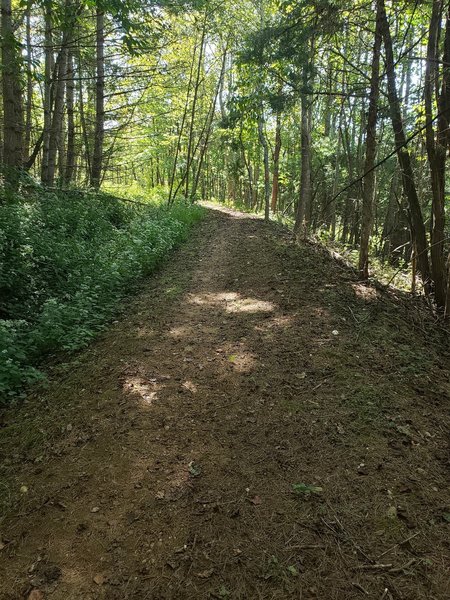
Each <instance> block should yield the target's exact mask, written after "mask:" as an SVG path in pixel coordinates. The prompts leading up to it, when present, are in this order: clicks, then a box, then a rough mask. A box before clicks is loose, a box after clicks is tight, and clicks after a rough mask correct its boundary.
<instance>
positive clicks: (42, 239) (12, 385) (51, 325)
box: [0, 187, 202, 399]
mask: <svg viewBox="0 0 450 600" xmlns="http://www.w3.org/2000/svg"><path fill="white" fill-rule="evenodd" d="M201 214H202V209H201V208H199V207H197V206H191V205H185V204H177V205H175V206H173V207H171V208H167V207H166V206H163V205H161V204H159V205H157V204H155V203H151V204H148V205H141V204H133V203H131V202H124V201H121V200H117V199H116V198H114V197H113V196H111V195H108V194H94V193H84V192H78V191H71V192H49V191H45V190H43V189H42V188H39V187H34V188H32V190H31V191H30V192H28V193H27V194H21V195H19V194H17V195H16V196H14V197H13V198H11V197H9V198H6V199H5V198H4V199H3V204H2V205H0V397H1V398H2V399H5V398H7V397H8V396H11V395H13V394H14V393H15V392H16V391H17V390H19V389H20V387H21V386H22V385H23V384H26V383H29V382H31V381H34V380H36V378H38V377H40V374H39V372H38V371H37V370H36V369H35V367H34V365H36V364H37V363H38V362H39V360H40V359H42V357H43V356H44V355H47V354H49V353H52V352H55V351H58V350H75V349H78V348H81V347H83V346H84V345H86V344H87V343H88V342H89V341H90V340H91V339H92V337H93V336H94V335H95V333H96V332H97V331H98V329H99V328H100V327H101V325H102V324H104V323H105V322H106V321H107V320H108V319H110V318H111V316H112V315H113V314H114V310H115V308H116V307H117V303H118V301H119V299H120V298H121V296H122V295H123V294H124V293H125V291H126V290H127V288H128V287H129V283H130V281H132V280H135V279H138V278H139V277H143V276H145V275H147V274H149V273H151V272H152V270H154V269H155V267H156V266H157V265H158V264H159V263H160V262H161V259H162V258H163V257H164V256H165V255H166V254H167V253H168V252H169V251H170V250H171V249H172V248H173V247H174V246H175V244H177V243H178V242H179V241H180V240H182V239H183V238H184V237H185V236H186V233H187V230H188V229H189V227H190V226H191V225H192V224H193V223H194V222H195V221H197V220H198V219H199V218H200V217H201Z"/></svg>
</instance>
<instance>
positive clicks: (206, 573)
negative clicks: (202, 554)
mask: <svg viewBox="0 0 450 600" xmlns="http://www.w3.org/2000/svg"><path fill="white" fill-rule="evenodd" d="M213 573H214V569H206V571H200V573H196V574H195V576H196V577H199V578H200V579H209V577H211V575H212V574H213Z"/></svg>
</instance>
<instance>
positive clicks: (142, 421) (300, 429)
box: [0, 210, 450, 600]
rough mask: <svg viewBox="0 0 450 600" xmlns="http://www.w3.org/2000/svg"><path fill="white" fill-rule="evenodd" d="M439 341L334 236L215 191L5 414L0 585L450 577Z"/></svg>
mask: <svg viewBox="0 0 450 600" xmlns="http://www.w3.org/2000/svg"><path fill="white" fill-rule="evenodd" d="M443 344H444V342H443V341H442V339H441V338H440V333H439V331H436V330H435V329H433V328H432V325H431V324H430V323H429V322H428V321H427V318H426V317H424V316H423V313H422V312H421V311H420V310H419V309H417V310H416V309H415V308H414V304H413V303H408V302H407V301H406V299H404V298H402V297H399V296H397V297H393V296H392V295H389V294H388V293H387V292H380V291H378V290H377V289H376V288H374V287H371V286H369V285H363V284H361V283H360V282H358V281H357V279H356V277H355V275H354V273H353V272H352V271H351V270H350V269H348V268H347V267H345V266H344V265H343V264H340V263H338V262H336V261H335V260H333V259H332V258H330V257H329V256H328V254H327V253H326V252H325V251H323V250H321V249H320V248H316V247H315V246H312V245H304V246H300V247H299V246H297V245H295V244H293V243H292V240H291V238H290V235H289V234H288V233H287V232H286V231H285V230H284V229H282V228H280V227H278V226H277V225H274V224H269V225H266V224H264V223H263V222H262V221H260V220H257V219H253V218H251V217H249V216H246V215H242V214H240V213H235V212H232V211H228V212H227V211H217V210H209V211H208V215H207V217H206V219H205V220H204V221H203V222H202V223H201V224H200V225H198V226H197V227H196V228H195V229H194V231H193V232H192V235H191V237H190V239H189V240H188V241H187V242H186V243H185V244H184V245H183V246H182V247H181V248H179V249H178V250H177V251H176V252H175V253H174V254H172V256H171V257H170V258H169V259H168V261H167V262H166V264H165V266H164V267H163V268H162V270H161V271H160V272H159V273H158V274H157V275H155V276H154V277H152V278H150V279H149V281H148V282H147V283H146V285H145V286H144V287H143V289H142V290H141V291H140V293H139V294H138V295H137V296H135V297H134V298H132V299H128V300H127V302H126V304H125V306H124V311H123V315H122V316H121V317H119V318H118V320H117V321H116V322H115V323H113V324H112V325H111V327H110V328H109V329H108V330H107V331H105V332H104V333H103V334H102V335H101V336H100V337H99V338H98V339H97V341H96V342H95V343H93V344H92V345H91V346H90V348H89V349H87V350H86V351H85V352H82V353H80V354H79V355H78V356H76V357H75V358H74V359H72V360H70V361H69V362H68V363H67V364H63V365H60V366H57V367H54V368H53V370H52V374H51V377H50V383H49V384H48V385H47V386H45V387H44V386H42V389H40V390H38V391H37V392H36V393H35V395H34V396H33V397H31V398H30V399H29V400H27V402H26V403H25V405H24V406H23V407H22V408H20V410H18V411H17V410H16V411H13V410H11V411H10V412H8V413H6V415H5V421H4V423H3V428H2V429H0V451H1V453H2V471H1V476H2V479H1V483H0V499H1V502H2V507H3V509H4V513H5V514H6V516H5V518H4V520H3V522H1V524H0V548H1V550H0V598H1V599H2V600H13V599H14V600H15V599H18V598H28V597H31V598H34V600H36V599H39V598H51V599H55V600H71V599H83V600H88V599H97V598H99V599H101V598H104V599H111V600H126V599H129V598H130V599H136V600H137V599H139V600H144V599H148V600H166V599H167V600H168V599H173V600H184V599H189V600H202V599H209V598H219V599H220V598H222V599H230V600H232V599H233V600H234V599H240V600H253V599H285V598H294V599H310V598H311V599H313V598H315V599H320V600H329V599H330V600H331V599H334V600H351V599H355V600H356V599H361V598H364V597H366V598H370V599H377V600H381V599H382V598H383V599H394V600H399V599H403V600H407V599H409V600H420V599H425V598H427V599H430V600H432V599H439V600H444V599H445V598H449V597H450V587H449V565H450V560H449V557H450V552H449V550H450V549H449V531H450V525H449V523H448V521H449V520H450V499H449V496H448V489H449V486H448V484H449V478H448V467H449V453H448V445H447V444H448V439H446V435H447V434H446V432H447V428H446V426H445V416H446V414H448V399H449V394H450V387H449V374H450V373H449V369H450V362H449V353H448V347H447V348H444V346H443ZM30 594H31V596H30Z"/></svg>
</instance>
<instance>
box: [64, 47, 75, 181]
mask: <svg viewBox="0 0 450 600" xmlns="http://www.w3.org/2000/svg"><path fill="white" fill-rule="evenodd" d="M66 105H67V152H66V168H65V172H64V182H65V183H66V184H70V183H71V181H72V179H73V176H74V172H75V118H74V106H75V81H74V72H73V55H72V52H69V56H68V59H67V85H66Z"/></svg>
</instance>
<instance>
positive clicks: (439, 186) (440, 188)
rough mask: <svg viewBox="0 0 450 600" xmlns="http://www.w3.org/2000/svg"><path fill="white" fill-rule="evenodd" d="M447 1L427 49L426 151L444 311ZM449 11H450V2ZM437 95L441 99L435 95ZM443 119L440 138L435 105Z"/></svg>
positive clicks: (437, 11)
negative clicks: (441, 43)
mask: <svg viewBox="0 0 450 600" xmlns="http://www.w3.org/2000/svg"><path fill="white" fill-rule="evenodd" d="M442 9H443V1H442V0H434V2H433V7H432V13H431V19H430V27H429V36H428V47H427V65H426V71H425V90H424V96H425V118H426V122H427V127H426V149H427V155H428V164H429V166H430V174H431V189H432V193H433V195H432V206H431V209H432V210H431V217H432V218H431V272H432V277H433V284H434V294H435V301H436V304H437V306H438V307H439V308H441V309H444V308H445V303H446V265H445V259H444V241H445V163H446V154H447V145H448V137H447V130H448V127H449V121H450V98H449V95H450V73H449V68H450V67H449V64H448V61H449V60H450V19H449V14H447V19H446V31H445V40H444V56H443V61H442V62H443V65H444V67H443V73H442V89H441V91H440V93H439V91H438V89H437V82H438V81H439V68H438V45H439V35H440V28H441V19H442ZM448 10H450V3H449V7H448ZM436 95H437V98H435V96H436ZM435 100H436V101H435ZM436 105H437V108H438V112H439V117H438V121H437V137H436V138H435V131H434V127H433V123H432V119H433V118H434V116H435V115H434V113H435V106H436Z"/></svg>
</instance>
